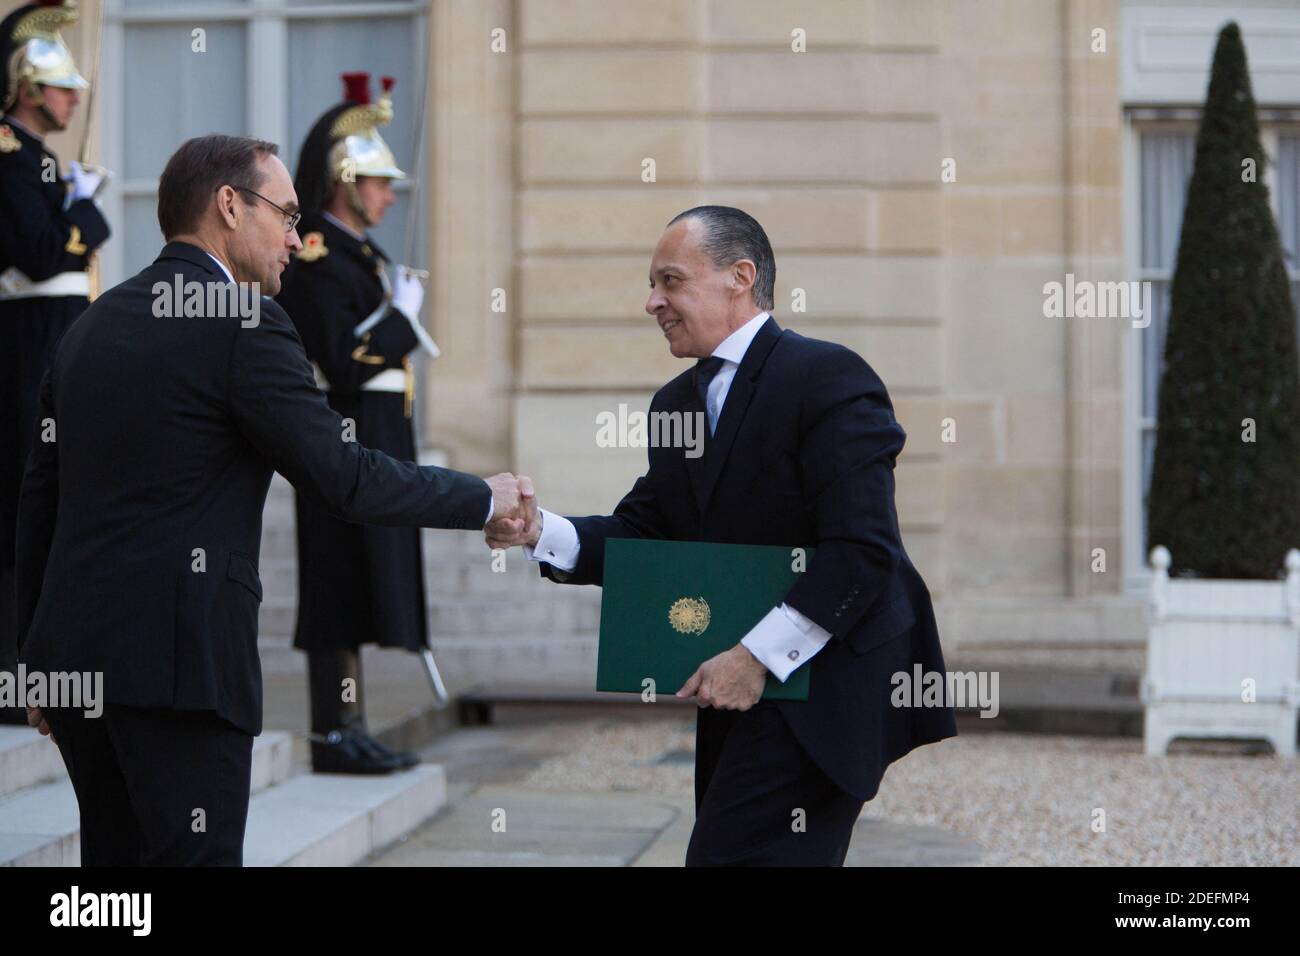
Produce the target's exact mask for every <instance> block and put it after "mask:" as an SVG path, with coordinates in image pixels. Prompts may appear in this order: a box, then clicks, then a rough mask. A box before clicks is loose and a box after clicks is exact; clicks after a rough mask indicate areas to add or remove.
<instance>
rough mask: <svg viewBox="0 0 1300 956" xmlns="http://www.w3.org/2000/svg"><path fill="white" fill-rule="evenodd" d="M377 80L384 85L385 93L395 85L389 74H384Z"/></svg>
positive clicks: (395, 82)
mask: <svg viewBox="0 0 1300 956" xmlns="http://www.w3.org/2000/svg"><path fill="white" fill-rule="evenodd" d="M379 82H380V83H382V84H383V85H384V92H385V93H389V92H391V91H392V89H393V87H394V86H396V85H397V81H396V80H395V79H393V78H392V77H391V76H385V77H383V78H382V79H381V80H380V81H379Z"/></svg>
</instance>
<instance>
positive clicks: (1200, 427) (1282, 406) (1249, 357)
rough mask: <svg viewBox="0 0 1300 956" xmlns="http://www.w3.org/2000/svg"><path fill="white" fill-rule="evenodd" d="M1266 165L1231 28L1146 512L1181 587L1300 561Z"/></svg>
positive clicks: (1294, 392)
mask: <svg viewBox="0 0 1300 956" xmlns="http://www.w3.org/2000/svg"><path fill="white" fill-rule="evenodd" d="M1247 160H1253V161H1254V166H1255V169H1254V175H1253V176H1252V175H1251V170H1250V165H1251V164H1250V163H1247V162H1246V161H1247ZM1265 163H1266V157H1265V155H1264V150H1263V147H1262V146H1261V145H1260V139H1259V124H1258V122H1257V120H1256V117H1255V99H1254V97H1253V96H1252V94H1251V89H1250V74H1249V72H1248V71H1247V67H1246V51H1245V48H1244V47H1243V45H1242V42H1241V32H1240V30H1238V28H1237V25H1236V24H1235V23H1229V24H1228V25H1227V26H1225V27H1224V28H1223V29H1222V30H1221V31H1220V33H1219V41H1218V45H1217V47H1216V48H1215V51H1214V66H1213V69H1212V71H1211V74H1210V89H1209V94H1208V96H1207V97H1206V101H1205V112H1204V115H1203V116H1202V118H1201V128H1200V131H1199V132H1198V134H1197V137H1196V166H1195V168H1194V170H1193V172H1192V180H1191V183H1190V184H1189V185H1188V189H1187V205H1186V208H1185V210H1184V212H1183V227H1182V234H1181V236H1180V237H1179V242H1178V262H1177V266H1176V269H1175V272H1174V282H1173V289H1172V301H1171V305H1170V312H1169V328H1168V332H1167V338H1166V341H1165V372H1164V377H1163V379H1162V380H1161V383H1160V396H1159V406H1158V407H1159V416H1160V417H1159V421H1158V423H1157V430H1156V448H1155V462H1154V468H1153V472H1152V475H1151V491H1150V497H1149V499H1148V524H1147V532H1148V534H1147V540H1148V542H1149V545H1150V546H1151V547H1154V546H1156V545H1160V544H1163V545H1164V546H1165V547H1167V548H1168V549H1169V550H1170V552H1171V554H1172V555H1173V565H1172V567H1171V569H1170V570H1171V573H1176V574H1180V575H1183V576H1198V577H1207V578H1266V579H1271V578H1275V577H1277V576H1278V574H1279V573H1280V571H1281V568H1282V560H1283V556H1284V555H1285V554H1286V551H1287V549H1288V548H1293V547H1300V380H1298V379H1300V359H1298V358H1297V352H1296V325H1295V322H1296V316H1295V309H1294V306H1293V304H1292V302H1291V291H1290V288H1289V286H1288V284H1287V274H1286V268H1285V265H1284V262H1283V253H1282V246H1281V243H1280V241H1279V239H1278V231H1277V226H1276V224H1275V223H1274V221H1273V214H1272V211H1271V209H1270V208H1269V199H1268V187H1267V186H1266V185H1265V184H1264V168H1265ZM1246 419H1249V420H1250V421H1251V422H1253V423H1254V424H1253V435H1252V434H1251V424H1250V422H1247V423H1246V424H1243V420H1246ZM1252 437H1253V439H1254V440H1253V441H1251V440H1250V439H1251V438H1252Z"/></svg>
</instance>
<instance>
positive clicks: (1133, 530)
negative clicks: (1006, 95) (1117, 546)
mask: <svg viewBox="0 0 1300 956" xmlns="http://www.w3.org/2000/svg"><path fill="white" fill-rule="evenodd" d="M1271 112H1273V111H1272V110H1267V109H1263V108H1262V109H1261V113H1265V114H1268V113H1271ZM1169 113H1170V114H1171V116H1170V118H1167V119H1136V118H1135V117H1134V112H1133V111H1132V110H1126V111H1125V116H1124V129H1123V137H1122V151H1123V158H1122V161H1123V176H1124V188H1123V203H1124V240H1125V242H1124V248H1125V254H1124V259H1125V266H1126V269H1127V273H1128V275H1129V276H1131V277H1133V278H1134V279H1136V280H1143V279H1172V278H1173V275H1172V273H1170V274H1169V275H1168V276H1166V275H1164V274H1163V273H1162V272H1159V271H1157V270H1151V269H1145V270H1144V269H1143V268H1142V195H1141V184H1142V167H1141V147H1140V139H1141V136H1142V133H1144V132H1148V131H1157V130H1160V129H1168V130H1175V129H1178V130H1190V131H1191V132H1192V135H1193V136H1195V134H1196V129H1197V126H1198V124H1199V121H1200V113H1201V107H1196V108H1194V109H1193V108H1182V109H1177V110H1170V111H1169ZM1283 130H1285V131H1287V132H1288V133H1290V132H1294V133H1297V134H1300V122H1298V121H1292V120H1287V119H1280V120H1269V119H1267V118H1266V117H1265V116H1261V118H1260V141H1261V144H1262V145H1263V147H1264V151H1265V152H1266V153H1267V154H1268V157H1269V160H1270V162H1269V163H1268V164H1267V169H1266V172H1265V176H1264V182H1265V183H1266V184H1267V185H1268V190H1269V203H1270V205H1271V206H1272V209H1273V218H1274V221H1275V222H1276V221H1278V210H1279V208H1280V207H1279V201H1280V200H1279V196H1278V190H1277V170H1276V167H1275V166H1274V164H1273V161H1275V160H1276V158H1277V155H1278V138H1279V135H1280V134H1281V133H1282V131H1283ZM1298 259H1300V257H1298ZM1292 265H1293V268H1290V269H1289V270H1288V278H1289V280H1290V282H1291V284H1292V285H1293V286H1294V284H1295V283H1296V282H1300V261H1297V263H1293V264H1292ZM1134 331H1135V333H1138V334H1133V335H1129V336H1127V337H1126V339H1127V340H1126V342H1125V345H1124V443H1123V444H1124V449H1123V469H1124V491H1123V506H1122V509H1123V522H1122V524H1123V547H1124V590H1125V591H1126V592H1128V593H1130V594H1145V593H1146V592H1147V590H1148V589H1149V586H1150V580H1151V570H1150V567H1149V566H1148V564H1147V556H1146V554H1144V553H1142V528H1143V526H1144V524H1145V521H1146V514H1145V513H1144V512H1143V509H1142V493H1143V488H1142V433H1143V431H1144V429H1145V428H1146V427H1148V422H1147V420H1146V419H1145V417H1144V416H1143V415H1142V350H1141V338H1140V332H1138V330H1134ZM1154 424H1155V422H1154V420H1152V421H1151V422H1150V425H1152V426H1154Z"/></svg>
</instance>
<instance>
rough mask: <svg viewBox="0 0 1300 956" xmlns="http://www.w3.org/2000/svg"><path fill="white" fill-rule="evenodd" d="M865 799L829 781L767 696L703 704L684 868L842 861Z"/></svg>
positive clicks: (698, 724)
mask: <svg viewBox="0 0 1300 956" xmlns="http://www.w3.org/2000/svg"><path fill="white" fill-rule="evenodd" d="M864 802H865V801H862V800H859V799H858V798H856V797H854V796H853V795H851V794H848V793H845V792H844V791H843V790H841V789H840V788H839V787H838V786H836V785H835V784H834V783H833V782H832V781H831V779H830V778H829V777H827V776H826V774H825V773H824V772H823V771H822V770H821V768H820V767H818V766H817V765H816V764H815V763H814V762H813V761H812V758H811V757H809V756H808V755H807V754H806V753H805V752H804V749H803V747H801V746H800V745H799V741H798V740H797V739H796V738H795V735H794V733H793V732H792V731H791V730H790V727H789V725H788V724H786V722H785V718H784V717H782V716H781V711H780V710H779V709H777V707H776V706H775V705H774V704H772V702H771V701H759V703H758V704H756V705H755V706H754V707H752V708H750V709H749V710H747V711H743V712H742V711H726V710H714V709H713V708H708V707H706V708H703V709H701V710H700V712H699V720H698V723H697V724H696V745H695V828H694V829H693V830H692V831H691V842H690V845H689V846H688V847H687V850H686V865H687V866H843V865H844V857H845V856H846V855H847V853H848V850H849V840H850V839H851V838H852V836H853V825H854V823H855V822H857V819H858V814H859V813H861V812H862V806H863V803H864Z"/></svg>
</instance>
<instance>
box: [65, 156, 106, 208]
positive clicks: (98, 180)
mask: <svg viewBox="0 0 1300 956" xmlns="http://www.w3.org/2000/svg"><path fill="white" fill-rule="evenodd" d="M68 170H69V172H71V173H72V201H73V202H76V201H77V200H79V199H94V198H95V194H96V193H97V192H99V189H100V187H101V186H103V185H104V180H105V179H107V178H108V174H107V173H106V172H103V171H99V172H93V171H91V170H89V169H86V168H85V167H84V166H82V165H81V163H78V162H77V161H76V160H73V161H72V162H70V163H68Z"/></svg>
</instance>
